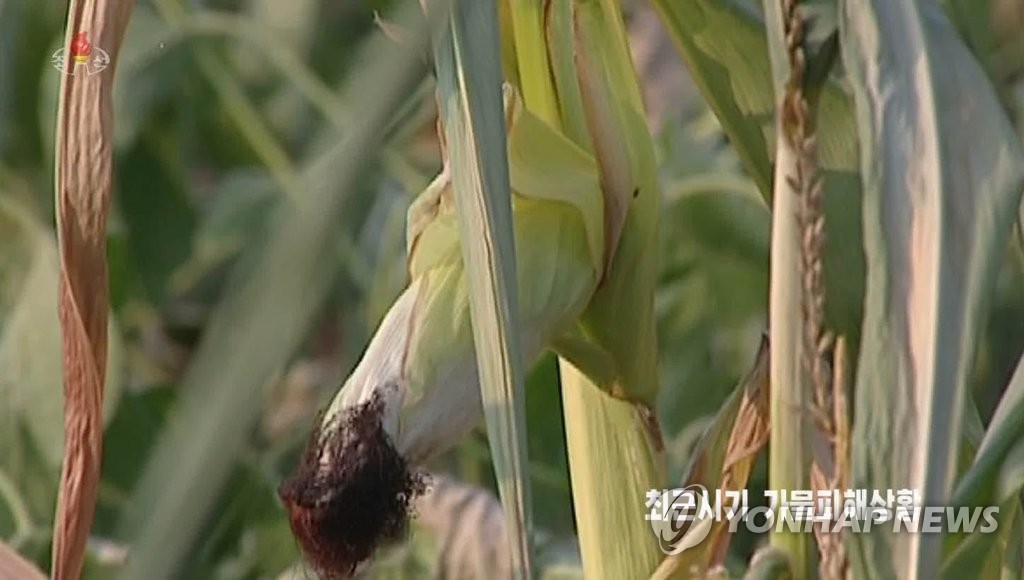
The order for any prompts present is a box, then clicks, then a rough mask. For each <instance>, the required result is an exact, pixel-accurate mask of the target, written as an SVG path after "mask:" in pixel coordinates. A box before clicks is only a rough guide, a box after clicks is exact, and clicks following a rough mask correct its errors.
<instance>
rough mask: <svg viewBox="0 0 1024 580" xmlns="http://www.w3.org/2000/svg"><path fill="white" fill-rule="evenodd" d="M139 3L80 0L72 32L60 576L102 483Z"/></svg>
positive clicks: (63, 229)
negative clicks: (123, 147)
mask: <svg viewBox="0 0 1024 580" xmlns="http://www.w3.org/2000/svg"><path fill="white" fill-rule="evenodd" d="M131 9H132V4H131V3H127V2H107V1H99V2H72V4H71V6H70V8H69V9H68V17H67V29H66V30H65V47H67V51H66V52H65V56H64V58H65V62H66V66H67V67H73V70H74V71H75V72H76V73H78V74H74V75H71V74H68V75H65V76H64V78H63V80H62V82H61V89H60V97H59V103H58V113H57V127H56V130H57V137H56V154H55V157H56V164H55V168H54V169H55V173H56V175H55V180H54V181H55V183H56V205H57V234H58V235H57V238H58V241H59V252H60V253H59V255H60V282H59V286H60V298H59V308H58V312H59V315H60V327H61V335H62V344H63V353H64V367H63V370H64V464H63V469H62V472H61V485H60V491H59V495H58V499H57V514H56V516H55V521H54V537H53V567H52V569H51V574H52V575H53V577H54V578H58V579H63V578H78V577H79V576H81V573H82V567H83V565H84V563H85V544H86V540H87V539H88V537H89V531H90V529H91V527H92V520H93V515H94V513H95V509H96V496H97V493H98V487H99V477H100V459H101V457H102V453H103V451H102V450H103V386H104V383H105V382H106V375H107V350H108V340H107V321H108V316H109V304H108V288H107V284H108V283H107V228H106V226H107V212H108V210H109V208H110V195H111V187H112V185H111V179H112V167H113V138H114V113H113V96H112V94H113V85H114V70H115V68H116V64H117V55H118V50H119V49H120V46H121V40H122V39H123V37H124V31H125V28H126V27H127V25H128V20H129V17H130V16H131ZM72 39H76V40H78V39H84V40H85V41H86V43H87V44H88V43H92V44H94V45H95V46H97V47H99V48H101V49H102V50H104V51H106V54H107V55H109V58H110V62H109V63H108V64H109V66H108V67H107V68H106V69H105V70H103V71H102V72H101V73H100V74H84V67H83V66H82V65H83V64H85V66H91V65H92V63H91V62H89V61H87V62H85V63H81V62H76V61H75V60H73V59H72V54H73V53H72V50H73V49H72V44H73V43H72ZM77 46H81V45H80V44H79V45H77ZM80 50H81V49H80ZM91 52H92V51H91V50H90V51H89V53H91ZM86 57H87V58H88V57H89V54H88V53H87V54H86Z"/></svg>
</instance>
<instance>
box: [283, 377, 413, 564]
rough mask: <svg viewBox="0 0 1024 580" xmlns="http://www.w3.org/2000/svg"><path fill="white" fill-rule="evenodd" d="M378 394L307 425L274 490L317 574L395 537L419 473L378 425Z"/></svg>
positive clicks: (363, 556) (359, 558) (365, 555)
mask: <svg viewBox="0 0 1024 580" xmlns="http://www.w3.org/2000/svg"><path fill="white" fill-rule="evenodd" d="M383 408H384V402H383V400H382V399H381V397H380V394H379V393H375V394H374V395H373V397H372V398H371V399H370V400H368V401H367V402H365V403H362V404H361V405H359V406H356V407H353V408H349V409H345V410H344V411H342V412H340V413H338V414H337V415H336V416H335V417H334V418H333V419H331V420H330V421H329V422H328V423H327V424H321V425H320V426H319V427H317V428H316V429H314V431H313V434H312V436H311V437H310V440H309V443H308V444H307V446H306V451H305V455H304V457H303V460H302V464H301V465H300V466H299V468H298V470H297V471H296V472H295V473H294V474H293V475H292V476H291V477H290V478H288V479H287V480H286V481H285V482H284V483H283V484H282V485H281V487H280V488H279V489H278V495H279V496H280V497H281V501H282V502H283V503H284V506H285V509H287V510H288V516H289V518H290V520H291V527H292V532H293V533H294V534H295V537H296V539H297V540H298V541H299V544H300V546H301V548H302V552H303V554H304V555H305V557H306V559H307V560H309V563H310V564H311V566H312V567H313V569H314V570H316V572H317V573H318V574H320V575H321V576H322V577H323V578H328V579H334V578H346V577H348V576H351V575H352V574H353V573H354V572H355V570H356V568H357V566H358V565H359V564H361V563H363V562H365V561H366V560H367V559H369V558H370V556H372V555H373V552H374V551H375V550H376V549H377V548H378V547H379V546H380V545H382V544H385V543H388V542H391V541H394V540H397V539H399V538H401V537H402V536H403V535H404V534H405V532H406V530H407V528H408V522H409V513H410V505H411V502H412V500H413V499H414V498H415V497H416V496H418V495H420V494H422V493H423V491H424V489H425V481H424V477H423V475H422V474H420V473H414V472H412V471H410V469H409V465H408V464H407V463H406V461H405V459H404V458H402V456H401V455H399V453H398V451H397V450H396V449H395V446H394V444H393V443H392V441H391V438H390V437H388V435H387V433H385V432H384V428H383V426H382V425H381V417H382V412H383Z"/></svg>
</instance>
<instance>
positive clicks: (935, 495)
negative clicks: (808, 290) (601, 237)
mask: <svg viewBox="0 0 1024 580" xmlns="http://www.w3.org/2000/svg"><path fill="white" fill-rule="evenodd" d="M840 31H841V38H840V43H841V46H842V51H843V61H844V63H845V65H846V66H847V67H848V70H849V76H850V78H851V81H852V84H853V86H854V94H855V98H856V104H857V113H858V115H857V118H858V127H859V132H860V135H861V167H862V169H861V171H862V177H863V179H864V184H865V188H864V189H865V201H864V232H865V235H864V239H865V249H866V252H867V258H868V262H867V263H868V277H867V295H866V300H865V315H864V316H865V318H864V335H863V341H862V345H861V356H860V362H859V365H858V369H859V371H858V376H857V380H856V401H855V412H854V415H855V417H857V421H856V422H855V424H854V433H853V450H852V452H853V457H852V460H853V487H855V488H858V489H865V488H866V489H879V488H883V489H884V488H904V487H905V488H910V489H916V490H918V491H920V492H921V495H922V498H923V502H924V504H925V505H945V502H946V501H947V500H948V499H949V496H950V492H951V488H952V485H953V476H954V470H955V467H956V457H957V453H958V448H959V443H960V438H961V428H960V426H961V424H962V421H963V415H964V410H965V408H966V406H965V398H966V397H967V388H966V382H967V378H968V376H969V372H970V370H971V365H972V362H973V359H974V345H975V343H976V340H977V335H978V330H979V323H980V315H981V314H982V313H983V307H984V306H985V304H986V302H987V301H988V299H989V295H990V290H991V287H992V284H993V279H994V275H995V272H996V269H997V266H998V265H999V264H1001V263H1002V261H1001V258H1002V255H1003V251H1004V249H1005V246H1006V242H1007V239H1008V238H1007V236H1008V235H1009V231H1010V228H1011V225H1012V221H1013V214H1014V210H1015V209H1016V207H1017V203H1018V202H1019V199H1020V198H1019V196H1020V186H1021V181H1022V174H1021V167H1022V159H1021V151H1020V145H1019V140H1018V138H1017V136H1016V135H1015V134H1013V132H1012V129H1011V125H1010V123H1009V121H1008V120H1007V118H1006V116H1005V114H1004V113H1003V110H1002V108H1001V107H1000V104H999V102H998V100H997V98H996V96H995V94H994V92H993V90H992V88H991V85H989V84H988V81H987V79H986V78H985V75H984V73H983V72H982V70H981V68H980V67H979V65H978V63H977V62H976V61H975V60H974V59H973V57H972V56H971V55H970V53H969V52H968V51H967V48H966V47H965V46H964V45H963V43H962V42H961V41H960V39H959V38H958V36H957V34H956V32H955V31H954V30H953V28H952V27H951V26H950V25H949V23H948V22H947V21H946V20H945V18H944V16H943V15H942V14H941V13H940V12H939V11H938V9H937V8H936V7H935V6H931V5H926V4H924V3H918V2H910V1H905V2H887V1H868V0H848V1H846V2H844V3H843V4H842V6H841V13H840ZM941 547H942V538H941V537H940V536H938V535H934V534H903V535H898V536H896V535H892V534H891V533H889V534H886V533H885V532H884V531H879V530H878V528H875V531H874V532H872V533H871V534H861V535H858V536H856V538H855V541H854V542H853V546H852V549H851V554H850V557H851V561H852V563H853V565H854V569H855V571H856V572H857V573H858V574H859V575H862V576H863V577H871V578H875V577H891V576H893V575H894V574H895V575H897V576H899V577H908V578H932V577H935V576H936V574H937V573H938V567H939V555H940V554H939V552H940V550H941Z"/></svg>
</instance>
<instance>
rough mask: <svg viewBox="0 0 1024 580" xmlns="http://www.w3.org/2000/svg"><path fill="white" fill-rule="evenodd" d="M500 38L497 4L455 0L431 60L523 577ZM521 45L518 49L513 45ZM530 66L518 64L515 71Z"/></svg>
mask: <svg viewBox="0 0 1024 580" xmlns="http://www.w3.org/2000/svg"><path fill="white" fill-rule="evenodd" d="M516 7H517V5H516V4H513V17H514V19H515V16H516V15H517V14H518V13H517V12H516ZM537 8H538V9H539V6H538V7H537ZM539 16H540V15H539V12H538V13H537V14H527V17H536V18H539ZM514 24H515V25H517V26H518V25H519V22H518V21H516V20H514ZM498 37H499V29H498V16H497V12H496V9H495V5H494V4H493V3H491V2H475V1H472V0H469V1H466V0H461V1H460V0H456V2H455V4H454V6H453V8H452V14H451V19H450V23H449V27H448V29H447V31H446V32H445V33H443V34H442V36H441V37H440V38H439V40H438V41H437V43H436V46H435V55H436V63H437V73H438V93H439V96H440V103H441V104H440V108H441V116H442V119H443V121H444V125H445V137H446V143H447V147H448V152H449V156H450V162H451V167H452V182H453V186H454V192H455V201H456V207H457V209H458V212H457V214H458V223H459V233H460V236H461V239H462V244H461V247H462V256H463V261H464V263H465V267H466V276H467V280H468V288H469V305H470V312H471V315H472V321H473V324H472V327H473V342H474V345H475V347H476V354H477V368H478V369H479V377H480V392H481V399H482V402H483V406H484V417H485V419H486V422H487V431H488V434H489V439H490V442H491V450H492V453H493V456H494V468H495V472H496V475H497V479H498V488H499V490H500V492H501V500H502V505H503V506H504V510H505V519H506V523H507V528H508V532H509V537H510V541H511V544H512V546H511V547H512V550H511V556H512V569H513V573H514V575H515V576H516V577H519V578H529V577H531V576H532V572H531V558H530V541H531V539H530V535H531V534H532V524H533V521H532V515H531V504H530V480H529V478H528V477H527V474H526V472H525V469H526V465H527V458H526V393H525V387H524V380H525V371H524V360H523V355H522V352H521V348H522V344H521V339H520V336H519V323H518V321H517V320H516V318H515V316H516V315H517V314H518V312H519V305H518V297H517V288H516V252H515V243H514V236H513V228H512V206H511V199H512V191H511V185H510V182H509V169H508V158H507V154H506V137H505V135H506V132H505V118H504V111H505V108H504V104H503V97H502V89H501V86H502V85H501V72H500V71H501V54H500V45H499V43H498ZM517 47H518V50H520V51H523V50H524V47H523V46H522V45H521V43H519V42H517ZM520 53H521V54H522V52H520ZM540 56H541V57H542V56H543V53H541V55H540ZM526 66H528V65H525V64H524V62H523V61H520V70H521V71H522V70H524V68H525V67H526ZM542 66H544V65H542ZM552 105H553V103H552ZM551 112H552V113H554V109H553V108H552V110H551Z"/></svg>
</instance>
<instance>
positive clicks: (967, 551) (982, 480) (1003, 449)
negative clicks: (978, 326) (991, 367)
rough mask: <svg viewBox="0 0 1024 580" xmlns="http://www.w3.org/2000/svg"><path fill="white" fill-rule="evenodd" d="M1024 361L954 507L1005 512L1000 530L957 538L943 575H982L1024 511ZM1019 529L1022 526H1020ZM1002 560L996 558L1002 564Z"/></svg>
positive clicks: (955, 497)
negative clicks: (1022, 496)
mask: <svg viewBox="0 0 1024 580" xmlns="http://www.w3.org/2000/svg"><path fill="white" fill-rule="evenodd" d="M1022 442H1024V358H1022V359H1021V361H1020V362H1019V363H1018V364H1017V370H1016V371H1015V372H1014V374H1013V378H1012V379H1011V380H1010V385H1009V387H1007V389H1006V391H1005V392H1004V393H1003V397H1002V399H1001V400H1000V401H999V406H998V407H996V411H995V414H994V415H993V416H992V420H991V421H990V422H989V426H988V429H987V430H986V432H985V436H984V439H982V442H981V445H980V446H979V447H978V451H977V453H976V454H975V456H974V462H973V464H972V465H971V467H970V468H968V470H967V472H966V473H964V475H963V476H962V477H961V478H960V481H959V482H958V483H957V487H956V492H955V493H954V494H953V501H952V502H950V503H951V504H952V505H955V506H971V507H983V506H1000V511H999V514H1000V529H999V532H998V533H995V534H972V535H971V536H969V537H966V538H965V537H963V536H953V537H951V538H949V540H948V541H947V546H946V551H947V552H948V553H949V555H948V557H947V558H946V561H944V562H943V570H942V572H943V575H944V576H945V577H948V578H955V577H957V576H958V575H959V574H962V573H963V572H964V571H969V570H978V569H980V568H982V567H983V566H985V565H991V564H992V562H993V558H992V550H994V549H995V548H996V547H997V546H1000V547H1002V548H1003V550H1000V551H999V552H997V554H998V555H1000V556H1001V555H1002V552H1003V551H1006V550H1007V545H1006V544H1007V536H1008V534H1010V533H1012V532H1013V530H1014V526H1013V525H1012V522H1013V521H1014V520H1013V519H1012V518H1014V517H1015V516H1016V515H1017V513H1018V511H1019V510H1020V500H1019V497H1018V496H1019V494H1020V491H1021V488H1022V487H1024V467H1022V466H1024V454H1022V452H1021V449H1022V448H1024V443H1022ZM1017 525H1019V523H1018V524H1017ZM1000 560H1001V558H996V559H995V561H996V562H999V561H1000Z"/></svg>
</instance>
